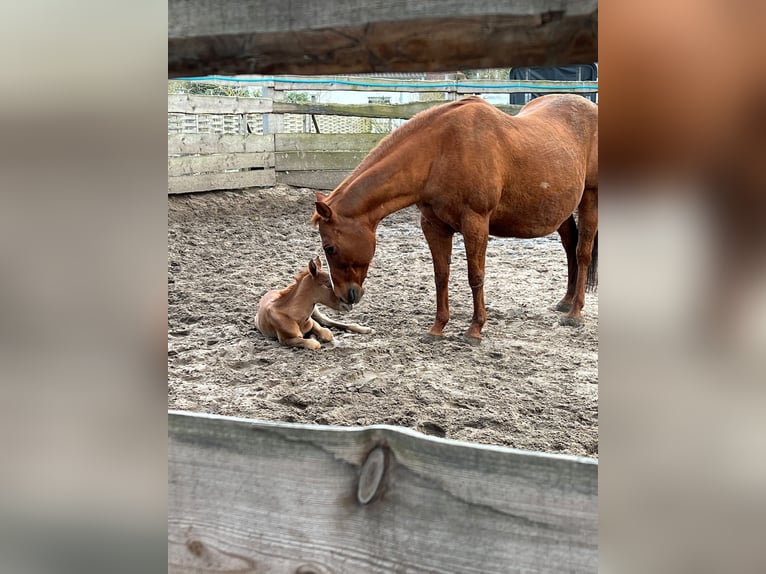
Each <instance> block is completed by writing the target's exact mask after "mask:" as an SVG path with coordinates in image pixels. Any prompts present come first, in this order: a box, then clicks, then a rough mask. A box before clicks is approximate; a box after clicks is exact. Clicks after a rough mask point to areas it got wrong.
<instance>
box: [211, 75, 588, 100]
mask: <svg viewBox="0 0 766 574" xmlns="http://www.w3.org/2000/svg"><path fill="white" fill-rule="evenodd" d="M204 81H205V83H211V84H217V85H221V86H232V87H242V86H243V85H253V86H261V87H264V88H266V87H270V88H274V87H276V88H278V89H279V90H281V91H299V92H300V91H351V92H392V93H396V92H405V93H441V92H449V93H459V94H511V93H526V92H550V93H560V92H569V93H582V92H588V93H589V92H597V91H598V81H597V80H596V81H594V80H587V81H585V80H583V81H579V82H578V81H575V82H569V81H566V82H564V81H558V80H508V79H505V80H486V79H476V80H469V79H464V80H411V79H404V78H375V77H366V76H325V77H321V78H318V77H314V76H294V75H281V76H278V77H273V76H263V75H259V74H244V75H241V76H239V77H238V78H236V79H233V78H227V77H225V76H211V77H209V78H205V80H204ZM201 97H206V96H201ZM416 103H420V102H416ZM431 103H433V102H431ZM304 105H311V104H304ZM316 105H320V106H321V105H323V104H316ZM399 105H406V104H399Z"/></svg>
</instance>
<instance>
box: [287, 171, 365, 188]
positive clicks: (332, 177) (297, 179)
mask: <svg viewBox="0 0 766 574" xmlns="http://www.w3.org/2000/svg"><path fill="white" fill-rule="evenodd" d="M350 173H351V171H328V170H324V171H295V170H292V171H277V183H284V184H286V185H291V186H293V187H310V188H311V189H335V188H336V187H338V185H340V182H341V181H343V180H344V179H345V178H346V176H348V174H350Z"/></svg>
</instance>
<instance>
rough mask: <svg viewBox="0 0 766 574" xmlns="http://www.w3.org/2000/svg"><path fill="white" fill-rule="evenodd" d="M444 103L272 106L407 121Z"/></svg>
mask: <svg viewBox="0 0 766 574" xmlns="http://www.w3.org/2000/svg"><path fill="white" fill-rule="evenodd" d="M444 103H446V101H426V102H410V103H408V104H317V103H289V102H279V103H275V104H274V112H275V113H286V114H317V115H328V116H350V117H356V118H391V119H401V120H408V119H410V118H411V117H412V116H414V115H415V114H417V113H420V112H422V111H424V110H427V109H429V108H432V107H434V106H438V105H441V104H444ZM495 107H497V108H499V109H502V110H503V111H504V112H506V113H510V114H517V113H518V111H519V110H520V109H521V106H520V105H511V104H508V105H497V106H495Z"/></svg>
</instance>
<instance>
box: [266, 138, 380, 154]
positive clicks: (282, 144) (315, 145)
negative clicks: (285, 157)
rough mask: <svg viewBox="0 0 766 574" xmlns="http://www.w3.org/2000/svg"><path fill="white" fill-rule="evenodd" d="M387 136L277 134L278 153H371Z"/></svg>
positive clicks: (275, 140) (276, 145) (275, 142)
mask: <svg viewBox="0 0 766 574" xmlns="http://www.w3.org/2000/svg"><path fill="white" fill-rule="evenodd" d="M386 135H387V134H275V135H274V138H275V139H274V145H275V147H276V151H279V152H285V151H359V150H363V151H364V150H366V151H369V150H371V149H372V148H373V147H375V145H376V144H377V143H378V142H379V141H380V140H382V139H383V138H384V137H386Z"/></svg>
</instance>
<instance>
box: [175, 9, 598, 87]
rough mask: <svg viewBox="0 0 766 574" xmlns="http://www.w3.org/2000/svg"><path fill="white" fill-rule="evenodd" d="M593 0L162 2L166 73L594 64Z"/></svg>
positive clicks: (346, 70) (190, 74) (335, 70)
mask: <svg viewBox="0 0 766 574" xmlns="http://www.w3.org/2000/svg"><path fill="white" fill-rule="evenodd" d="M597 22H598V0H569V1H567V2H561V0H515V1H513V2H499V1H498V0H473V1H472V2H464V1H462V0H421V1H419V2H410V1H408V0H390V1H387V2H380V1H378V0H334V2H332V3H325V2H310V1H308V0H296V1H293V2H287V3H286V2H284V1H283V0H223V1H221V0H169V2H168V76H169V77H178V76H193V75H207V74H216V73H218V74H229V75H235V74H253V73H261V74H264V73H265V74H273V73H279V74H285V73H287V74H301V73H304V74H337V73H353V72H372V71H375V72H406V71H439V70H460V69H476V68H502V67H509V66H535V65H537V66H549V65H562V64H577V63H592V62H595V61H597V59H598V29H597Z"/></svg>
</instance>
